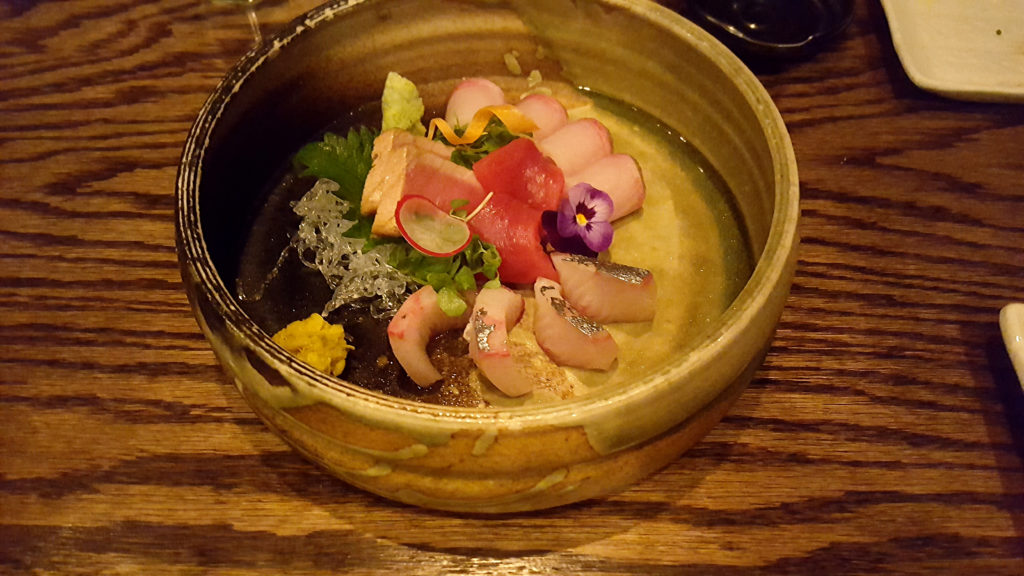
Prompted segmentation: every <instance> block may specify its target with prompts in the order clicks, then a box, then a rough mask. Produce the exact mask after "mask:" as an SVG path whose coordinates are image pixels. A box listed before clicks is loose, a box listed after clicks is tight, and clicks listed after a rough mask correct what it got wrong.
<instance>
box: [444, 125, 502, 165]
mask: <svg viewBox="0 0 1024 576" xmlns="http://www.w3.org/2000/svg"><path fill="white" fill-rule="evenodd" d="M464 131H465V129H456V130H455V132H456V133H458V134H460V135H461V134H462V133H463V132H464ZM516 138H519V136H518V135H516V134H513V133H512V132H510V131H509V129H508V128H506V127H505V125H504V124H503V123H502V122H501V120H499V119H498V118H496V117H495V118H491V120H490V121H489V122H488V123H487V128H486V129H485V131H484V135H483V136H481V137H479V138H477V139H476V141H475V142H473V143H472V144H460V145H459V146H456V147H455V150H452V156H451V160H452V162H455V163H456V164H458V165H459V166H463V167H466V168H472V167H473V164H476V163H477V161H478V160H480V159H482V158H483V157H484V156H487V155H488V154H490V153H491V152H494V151H495V150H497V149H498V148H501V147H502V146H504V145H506V144H508V143H509V142H511V141H513V140H515V139H516ZM435 140H441V141H443V142H447V140H445V139H444V135H443V134H441V132H440V131H439V132H438V133H437V136H436V137H435Z"/></svg>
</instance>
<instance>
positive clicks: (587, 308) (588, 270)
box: [551, 252, 657, 323]
mask: <svg viewBox="0 0 1024 576" xmlns="http://www.w3.org/2000/svg"><path fill="white" fill-rule="evenodd" d="M551 261H552V263H553V264H554V266H555V270H556V271H558V279H559V282H560V283H561V285H562V293H563V294H564V295H565V299H566V300H568V301H569V303H570V304H571V305H572V306H573V308H575V309H576V310H579V311H580V313H582V314H583V315H585V316H586V317H588V318H590V319H591V320H593V321H595V322H601V323H610V322H646V321H648V320H651V319H653V318H654V312H655V303H656V300H657V288H656V285H655V283H654V275H653V274H651V272H650V271H649V270H645V269H643V268H637V267H634V266H626V265H623V264H615V263H612V262H600V261H598V260H596V259H594V258H587V257H586V256H578V255H576V254H562V253H557V252H556V253H554V254H552V255H551Z"/></svg>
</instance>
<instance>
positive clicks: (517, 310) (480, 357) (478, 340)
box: [463, 286, 534, 396]
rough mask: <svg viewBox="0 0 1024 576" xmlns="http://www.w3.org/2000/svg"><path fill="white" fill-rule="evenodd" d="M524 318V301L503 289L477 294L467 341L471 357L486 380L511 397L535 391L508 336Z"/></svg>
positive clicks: (532, 380)
mask: <svg viewBox="0 0 1024 576" xmlns="http://www.w3.org/2000/svg"><path fill="white" fill-rule="evenodd" d="M522 314H523V297H522V296H520V295H519V294H517V293H515V292H513V291H511V290H509V289H508V288H505V287H504V286H499V287H497V288H484V289H482V290H480V292H479V294H477V297H476V302H475V303H474V304H473V312H472V314H470V317H469V323H468V324H466V329H465V331H464V332H463V337H464V338H465V339H466V341H467V342H469V357H470V358H472V359H473V361H474V362H475V363H476V365H477V367H478V368H479V369H480V371H481V372H483V374H484V376H486V377H487V379H488V380H490V381H491V383H492V384H494V386H495V387H497V388H498V389H499V390H501V391H502V392H504V393H505V394H507V395H509V396H521V395H523V394H526V393H528V392H530V391H531V390H533V386H534V379H533V378H531V377H530V375H529V374H528V373H527V372H526V371H524V370H523V368H524V367H523V366H520V365H519V364H518V363H517V361H516V359H515V357H514V356H513V354H512V351H511V350H510V349H509V343H508V332H509V330H511V329H512V328H513V327H514V326H515V325H516V324H517V323H518V322H519V319H520V317H522Z"/></svg>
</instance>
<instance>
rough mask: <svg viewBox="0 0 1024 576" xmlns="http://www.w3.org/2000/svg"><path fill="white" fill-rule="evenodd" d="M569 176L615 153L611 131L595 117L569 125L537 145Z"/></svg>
mask: <svg viewBox="0 0 1024 576" xmlns="http://www.w3.org/2000/svg"><path fill="white" fill-rule="evenodd" d="M537 147H538V148H540V151H541V152H543V153H544V154H545V155H547V156H549V157H550V158H551V159H552V160H554V161H555V164H557V165H558V167H559V168H561V169H562V172H564V173H566V174H572V173H574V172H579V171H580V170H582V169H584V168H586V167H587V166H590V165H591V164H593V163H594V162H596V161H597V160H599V159H601V158H603V157H605V156H607V155H609V154H611V153H612V137H611V135H609V134H608V129H607V128H605V127H604V124H601V123H600V122H598V121H597V120H595V119H593V118H582V119H580V120H574V121H572V122H569V123H568V124H566V125H565V126H563V127H561V128H559V129H558V130H556V131H555V132H554V133H553V134H551V135H550V136H548V137H547V138H544V139H543V140H541V141H540V142H538V143H537Z"/></svg>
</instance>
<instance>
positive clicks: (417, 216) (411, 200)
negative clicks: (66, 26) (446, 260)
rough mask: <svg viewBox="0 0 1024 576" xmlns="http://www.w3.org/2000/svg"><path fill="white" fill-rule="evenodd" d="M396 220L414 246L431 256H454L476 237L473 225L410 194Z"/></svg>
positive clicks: (396, 210) (403, 199) (396, 211)
mask: <svg viewBox="0 0 1024 576" xmlns="http://www.w3.org/2000/svg"><path fill="white" fill-rule="evenodd" d="M395 222H396V223H397V224H398V230H399V231H400V232H401V233H402V237H403V238H405V240H406V242H408V243H409V244H410V245H411V246H412V247H413V248H415V249H417V250H419V251H420V252H422V253H424V254H426V255H427V256H439V257H444V256H451V255H453V254H458V253H459V252H461V251H462V250H463V249H464V248H465V247H466V246H467V245H469V241H470V240H471V239H472V237H473V236H472V234H471V233H470V231H469V225H467V224H466V221H465V220H460V219H459V218H456V217H454V216H452V215H451V214H449V213H447V212H445V211H444V210H441V209H440V208H438V207H437V206H435V205H434V203H433V202H431V201H430V200H428V199H427V198H424V197H423V196H417V195H415V194H410V195H408V196H403V197H402V199H401V200H399V201H398V206H396V207H395Z"/></svg>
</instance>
